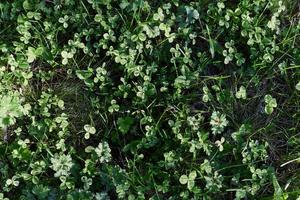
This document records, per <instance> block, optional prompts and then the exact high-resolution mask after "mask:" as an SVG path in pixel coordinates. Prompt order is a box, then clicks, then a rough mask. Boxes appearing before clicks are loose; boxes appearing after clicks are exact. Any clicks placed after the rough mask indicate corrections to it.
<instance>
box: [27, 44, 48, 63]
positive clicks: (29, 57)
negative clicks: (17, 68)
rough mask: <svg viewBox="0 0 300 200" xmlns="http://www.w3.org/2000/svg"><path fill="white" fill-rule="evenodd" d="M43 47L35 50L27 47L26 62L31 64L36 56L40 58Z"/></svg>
mask: <svg viewBox="0 0 300 200" xmlns="http://www.w3.org/2000/svg"><path fill="white" fill-rule="evenodd" d="M43 51H44V49H43V47H39V48H37V49H35V48H33V47H28V49H27V52H26V55H27V62H28V63H32V62H33V61H34V60H35V59H36V57H37V56H40V55H42V54H43Z"/></svg>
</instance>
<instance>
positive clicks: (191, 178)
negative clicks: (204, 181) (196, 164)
mask: <svg viewBox="0 0 300 200" xmlns="http://www.w3.org/2000/svg"><path fill="white" fill-rule="evenodd" d="M196 177H197V173H196V171H192V172H190V173H189V175H188V176H187V175H185V174H184V175H182V176H180V178H179V182H180V183H181V184H183V185H186V184H187V187H188V189H189V190H192V189H193V187H194V186H195V179H196Z"/></svg>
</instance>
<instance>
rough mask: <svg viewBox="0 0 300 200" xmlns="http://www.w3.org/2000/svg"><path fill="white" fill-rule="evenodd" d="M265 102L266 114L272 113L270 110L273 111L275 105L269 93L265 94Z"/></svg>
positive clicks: (274, 100)
mask: <svg viewBox="0 0 300 200" xmlns="http://www.w3.org/2000/svg"><path fill="white" fill-rule="evenodd" d="M265 103H266V106H265V112H266V113H267V114H268V115H270V114H272V112H273V111H274V108H276V107H277V102H276V99H275V98H273V97H272V96H271V95H269V94H267V95H266V96H265Z"/></svg>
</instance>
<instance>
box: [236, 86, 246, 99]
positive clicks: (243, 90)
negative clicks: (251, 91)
mask: <svg viewBox="0 0 300 200" xmlns="http://www.w3.org/2000/svg"><path fill="white" fill-rule="evenodd" d="M235 96H236V98H238V99H246V98H247V94H246V88H245V87H244V86H241V87H240V89H239V91H237V92H236V94H235Z"/></svg>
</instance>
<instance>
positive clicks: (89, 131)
mask: <svg viewBox="0 0 300 200" xmlns="http://www.w3.org/2000/svg"><path fill="white" fill-rule="evenodd" d="M84 130H85V135H84V138H85V139H89V138H90V135H94V134H95V133H96V129H95V127H93V126H91V125H89V124H86V125H84Z"/></svg>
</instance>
